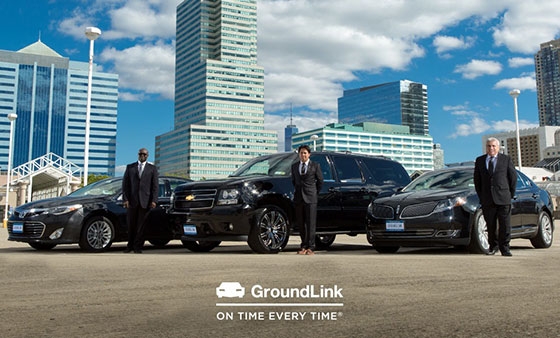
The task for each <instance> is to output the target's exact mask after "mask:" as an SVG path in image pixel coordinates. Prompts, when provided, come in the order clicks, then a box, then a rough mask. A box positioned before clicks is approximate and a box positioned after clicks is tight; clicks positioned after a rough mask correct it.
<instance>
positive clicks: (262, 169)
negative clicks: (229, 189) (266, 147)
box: [230, 153, 297, 177]
mask: <svg viewBox="0 0 560 338" xmlns="http://www.w3.org/2000/svg"><path fill="white" fill-rule="evenodd" d="M296 157H297V154H295V153H288V154H286V155H285V156H265V157H258V158H256V159H254V160H252V161H249V162H247V163H245V164H244V165H243V166H242V167H241V168H239V169H238V170H237V171H236V172H234V173H233V174H231V175H230V177H243V176H251V175H268V176H290V170H291V165H292V163H294V161H295V159H296Z"/></svg>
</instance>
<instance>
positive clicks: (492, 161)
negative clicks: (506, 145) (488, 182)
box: [488, 157, 494, 175]
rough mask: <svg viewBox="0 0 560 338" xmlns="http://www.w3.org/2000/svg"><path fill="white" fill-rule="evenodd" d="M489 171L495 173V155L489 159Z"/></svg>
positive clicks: (491, 173)
mask: <svg viewBox="0 0 560 338" xmlns="http://www.w3.org/2000/svg"><path fill="white" fill-rule="evenodd" d="M488 172H489V173H490V175H493V174H494V157H490V160H489V161H488Z"/></svg>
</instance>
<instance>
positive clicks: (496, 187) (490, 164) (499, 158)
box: [474, 137, 517, 256]
mask: <svg viewBox="0 0 560 338" xmlns="http://www.w3.org/2000/svg"><path fill="white" fill-rule="evenodd" d="M499 149H500V141H499V140H498V139H496V138H494V137H491V138H489V139H488V140H487V141H486V154H485V155H482V156H479V157H477V158H476V162H475V165H474V186H475V189H476V193H477V195H478V198H479V199H480V204H481V205H482V213H483V215H484V220H485V221H486V226H487V228H488V244H489V247H488V252H487V255H493V254H495V253H496V251H497V250H498V249H500V252H501V253H502V256H511V251H510V250H509V241H510V239H511V223H510V220H511V199H512V198H513V195H514V194H515V186H516V184H517V171H516V170H515V167H514V166H513V163H512V162H511V159H510V158H509V156H507V155H504V154H501V153H499ZM498 225H499V227H498ZM497 228H498V229H499V230H498V238H497V239H496V229H497Z"/></svg>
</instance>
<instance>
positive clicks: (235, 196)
mask: <svg viewBox="0 0 560 338" xmlns="http://www.w3.org/2000/svg"><path fill="white" fill-rule="evenodd" d="M240 194H241V193H240V192H239V190H238V189H235V188H230V189H223V190H221V191H220V192H219V193H218V202H217V205H233V204H238V203H239V196H240Z"/></svg>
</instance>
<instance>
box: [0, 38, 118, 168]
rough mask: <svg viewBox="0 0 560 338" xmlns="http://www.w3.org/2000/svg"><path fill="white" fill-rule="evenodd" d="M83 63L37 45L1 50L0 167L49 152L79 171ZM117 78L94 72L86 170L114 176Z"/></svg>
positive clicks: (82, 140)
mask: <svg viewBox="0 0 560 338" xmlns="http://www.w3.org/2000/svg"><path fill="white" fill-rule="evenodd" d="M88 68H89V63H88V62H77V61H71V60H70V59H69V58H66V57H62V56H61V55H60V54H58V53H57V52H55V51H54V50H52V49H51V48H50V47H48V46H47V45H45V44H44V43H43V42H41V40H38V41H37V42H35V43H33V44H31V45H29V46H27V47H25V48H23V49H20V50H19V51H17V52H12V51H4V50H0V166H1V167H2V168H6V167H7V164H8V144H9V131H10V122H9V120H8V117H7V116H8V114H10V113H16V114H17V119H16V121H15V125H14V143H13V144H14V146H13V157H12V168H14V167H16V166H18V165H21V164H23V163H26V162H29V161H31V160H34V159H36V158H38V157H41V156H43V155H45V154H47V153H54V154H56V155H58V156H60V157H63V158H65V159H66V160H68V161H70V162H72V163H74V164H76V165H78V166H81V167H83V164H84V149H85V126H86V101H87V85H88ZM118 81H119V79H118V75H116V74H110V73H103V72H98V71H96V67H94V69H93V79H92V95H91V115H90V142H89V149H90V150H89V164H88V171H89V172H90V173H93V174H104V175H114V173H115V158H116V136H117V103H118V92H119V91H118V89H119V85H118Z"/></svg>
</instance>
